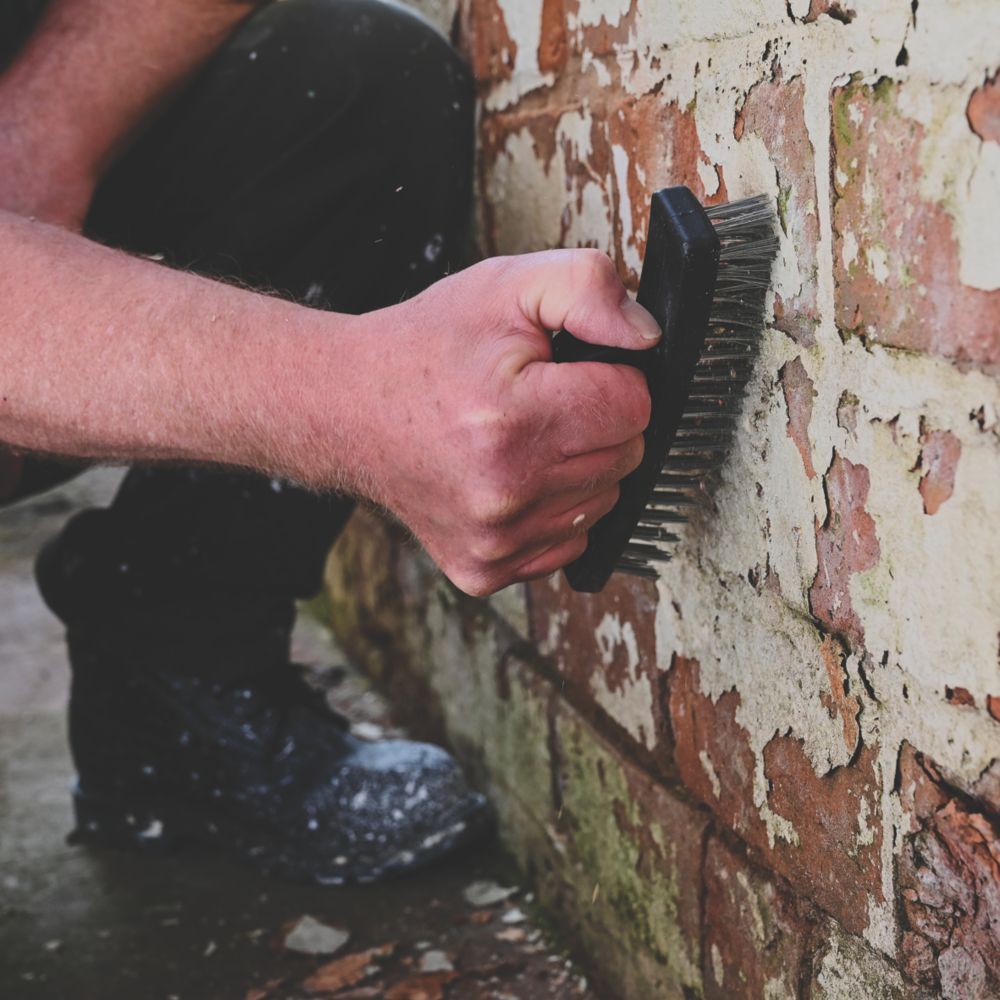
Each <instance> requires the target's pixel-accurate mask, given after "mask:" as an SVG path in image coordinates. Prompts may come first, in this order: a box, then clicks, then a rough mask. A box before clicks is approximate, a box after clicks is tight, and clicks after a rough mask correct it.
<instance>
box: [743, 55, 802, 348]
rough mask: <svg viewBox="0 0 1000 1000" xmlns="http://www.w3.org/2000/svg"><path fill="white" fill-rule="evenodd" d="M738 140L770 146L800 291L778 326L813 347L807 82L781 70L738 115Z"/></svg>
mask: <svg viewBox="0 0 1000 1000" xmlns="http://www.w3.org/2000/svg"><path fill="white" fill-rule="evenodd" d="M734 132H735V134H736V137H737V138H742V137H743V135H744V134H745V133H754V134H756V135H758V136H759V137H760V138H761V139H762V140H763V141H764V144H765V146H767V150H768V153H769V154H770V156H771V159H772V161H773V162H774V166H775V170H776V171H777V175H778V188H779V194H778V212H779V216H780V222H781V226H782V228H783V229H784V230H785V232H786V233H787V234H788V236H789V238H790V239H791V242H792V245H793V247H794V249H795V262H796V267H797V269H798V275H799V282H800V284H799V289H798V291H797V292H796V293H794V294H793V295H790V296H788V297H787V298H785V299H782V297H781V296H780V295H778V296H777V298H776V300H775V305H774V312H775V326H776V327H777V328H778V329H779V330H782V331H783V332H785V333H787V334H788V335H789V336H790V337H792V338H793V339H794V340H796V341H798V342H799V343H801V344H804V345H806V346H809V345H811V344H813V343H814V342H815V330H816V327H817V325H818V324H819V311H818V306H817V301H816V289H817V274H818V263H817V246H818V243H819V215H818V213H817V194H816V169H815V163H814V152H813V147H812V142H811V141H810V139H809V130H808V128H807V127H806V117H805V83H804V81H803V79H802V77H800V76H797V77H794V78H793V79H791V80H786V79H784V77H783V75H782V72H781V70H780V68H777V67H776V68H775V69H774V70H773V79H770V80H765V81H763V82H761V83H758V84H757V85H756V86H755V87H753V89H752V90H751V91H750V92H749V93H748V94H747V96H746V100H745V101H744V103H743V106H742V107H741V109H740V111H739V112H738V113H737V115H736V123H735V128H734Z"/></svg>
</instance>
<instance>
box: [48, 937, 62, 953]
mask: <svg viewBox="0 0 1000 1000" xmlns="http://www.w3.org/2000/svg"><path fill="white" fill-rule="evenodd" d="M62 946H63V943H62V941H59V940H57V939H55V938H53V939H52V940H51V941H46V942H45V950H46V951H62Z"/></svg>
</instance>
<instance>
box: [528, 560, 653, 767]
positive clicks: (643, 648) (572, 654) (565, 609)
mask: <svg viewBox="0 0 1000 1000" xmlns="http://www.w3.org/2000/svg"><path fill="white" fill-rule="evenodd" d="M530 594H531V599H530V607H531V630H532V633H531V634H532V637H533V639H534V641H535V642H536V643H538V644H539V646H540V647H541V649H542V650H543V651H544V652H545V653H546V654H547V655H549V656H551V657H552V660H553V663H554V665H555V667H556V669H557V670H558V672H559V674H560V675H561V676H562V677H564V678H565V680H566V683H567V685H568V688H569V692H568V693H569V694H570V695H571V696H573V697H574V701H575V702H576V704H577V705H578V706H580V707H581V708H582V709H583V711H585V712H587V713H588V714H589V715H590V716H591V717H592V718H593V717H595V715H600V716H605V717H607V718H609V719H610V720H611V721H612V722H613V723H615V725H616V727H617V728H619V729H620V731H621V733H623V734H627V736H628V737H629V738H630V739H631V740H632V741H633V743H634V745H635V749H636V750H637V751H638V753H639V754H640V755H646V756H648V755H650V754H652V753H654V752H655V753H656V756H658V757H662V756H663V748H662V734H663V732H664V730H665V728H666V726H665V715H664V713H665V706H664V705H663V703H662V699H661V698H660V697H659V688H660V684H661V673H660V671H659V669H658V668H657V666H656V602H657V597H656V587H655V585H654V584H653V583H651V582H650V581H648V580H642V579H637V578H632V577H627V576H623V575H617V576H614V577H612V578H611V580H610V581H609V583H608V586H607V587H606V588H605V589H604V591H603V592H602V593H601V594H600V595H599V596H598V595H593V594H577V593H574V592H573V591H572V590H571V589H570V587H569V585H568V584H567V583H566V582H565V580H564V579H562V578H561V577H560V578H557V579H556V580H554V581H545V582H540V583H536V584H533V585H532V586H531V590H530Z"/></svg>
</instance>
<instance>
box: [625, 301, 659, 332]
mask: <svg viewBox="0 0 1000 1000" xmlns="http://www.w3.org/2000/svg"><path fill="white" fill-rule="evenodd" d="M622 315H623V316H624V317H625V322H626V323H628V325H629V326H630V327H632V329H633V330H635V332H636V333H637V334H639V336H640V337H642V339H643V340H648V341H649V342H650V343H653V341H656V340H659V339H660V336H661V334H662V332H663V331H662V330H661V329H660V324H659V323H657V322H656V320H655V319H653V317H652V316H651V315H650V314H649V313H648V312H647V311H646V310H645V309H643V307H642V306H641V305H639V303H638V302H634V301H633V300H632V299H626V300H625V301H624V302H623V303H622Z"/></svg>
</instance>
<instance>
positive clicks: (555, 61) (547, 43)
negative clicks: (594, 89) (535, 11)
mask: <svg viewBox="0 0 1000 1000" xmlns="http://www.w3.org/2000/svg"><path fill="white" fill-rule="evenodd" d="M567 55H568V42H567V38H566V0H543V2H542V35H541V39H540V40H539V42H538V68H539V69H540V70H541V71H542V72H543V73H559V72H561V71H562V69H563V67H564V66H565V65H566V57H567Z"/></svg>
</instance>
